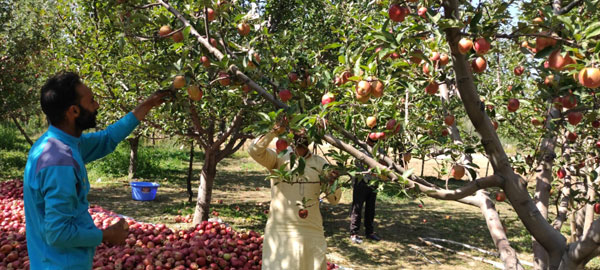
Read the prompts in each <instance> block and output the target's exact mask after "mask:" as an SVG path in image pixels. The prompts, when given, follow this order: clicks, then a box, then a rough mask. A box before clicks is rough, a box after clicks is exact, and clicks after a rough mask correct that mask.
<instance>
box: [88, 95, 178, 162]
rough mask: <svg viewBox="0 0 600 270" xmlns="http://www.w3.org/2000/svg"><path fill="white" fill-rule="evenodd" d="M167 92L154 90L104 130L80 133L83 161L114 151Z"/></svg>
mask: <svg viewBox="0 0 600 270" xmlns="http://www.w3.org/2000/svg"><path fill="white" fill-rule="evenodd" d="M168 94H169V92H168V91H164V90H163V91H157V92H154V93H153V94H152V95H150V97H148V98H147V99H146V100H145V101H143V102H142V103H140V104H139V105H138V106H137V107H136V108H135V109H133V111H131V112H130V113H128V114H127V115H125V117H123V118H121V120H119V121H117V122H116V123H114V124H112V125H110V126H108V127H107V128H106V129H105V130H102V131H99V132H93V133H86V134H83V135H81V146H80V151H81V157H82V158H83V162H85V163H88V162H91V161H94V160H96V159H99V158H102V157H104V156H106V155H108V154H110V153H111V152H112V151H114V150H115V148H116V147H117V145H118V144H119V143H120V142H121V141H122V140H124V139H125V138H127V136H128V135H129V134H130V133H131V132H132V131H133V130H134V129H135V128H136V127H137V125H138V124H139V123H140V121H142V120H144V118H146V115H147V114H148V112H149V111H150V110H151V109H152V108H154V107H156V106H158V105H160V104H162V103H163V102H164V98H165V96H167V95H168Z"/></svg>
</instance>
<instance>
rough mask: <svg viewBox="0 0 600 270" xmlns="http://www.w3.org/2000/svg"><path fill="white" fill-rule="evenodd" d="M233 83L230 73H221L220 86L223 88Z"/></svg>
mask: <svg viewBox="0 0 600 270" xmlns="http://www.w3.org/2000/svg"><path fill="white" fill-rule="evenodd" d="M230 83H231V79H230V78H229V73H227V72H225V71H221V72H219V84H221V85H222V86H228V85H229V84H230Z"/></svg>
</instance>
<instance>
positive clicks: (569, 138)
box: [567, 132, 577, 142]
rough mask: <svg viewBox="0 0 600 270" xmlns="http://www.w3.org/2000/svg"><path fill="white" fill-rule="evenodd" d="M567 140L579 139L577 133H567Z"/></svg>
mask: <svg viewBox="0 0 600 270" xmlns="http://www.w3.org/2000/svg"><path fill="white" fill-rule="evenodd" d="M567 140H569V141H570V142H574V141H576V140H577V133H575V132H569V133H568V134H567Z"/></svg>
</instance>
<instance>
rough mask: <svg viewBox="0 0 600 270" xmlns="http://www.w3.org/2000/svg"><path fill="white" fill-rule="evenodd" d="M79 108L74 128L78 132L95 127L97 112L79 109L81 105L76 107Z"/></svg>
mask: <svg viewBox="0 0 600 270" xmlns="http://www.w3.org/2000/svg"><path fill="white" fill-rule="evenodd" d="M77 106H78V107H79V111H80V113H79V116H78V117H77V118H75V127H76V128H77V129H78V130H81V131H84V130H86V129H88V128H95V127H96V115H98V111H94V112H91V111H88V110H86V109H85V108H83V107H81V105H77Z"/></svg>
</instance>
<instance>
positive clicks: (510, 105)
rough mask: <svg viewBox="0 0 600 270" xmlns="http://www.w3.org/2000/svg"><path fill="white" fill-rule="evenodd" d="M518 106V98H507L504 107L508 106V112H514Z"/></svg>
mask: <svg viewBox="0 0 600 270" xmlns="http://www.w3.org/2000/svg"><path fill="white" fill-rule="evenodd" d="M519 106H520V102H519V100H518V99H516V98H511V99H509V100H508V105H507V106H506V107H507V108H508V111H509V112H516V111H517V110H518V109H519Z"/></svg>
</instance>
